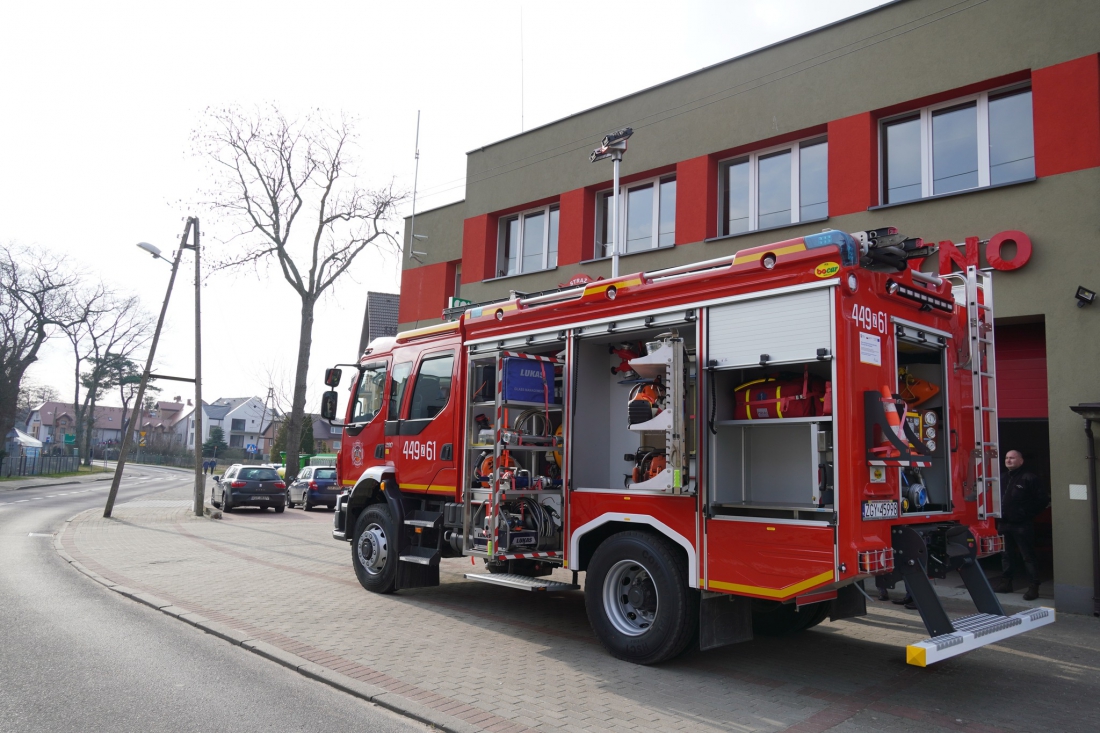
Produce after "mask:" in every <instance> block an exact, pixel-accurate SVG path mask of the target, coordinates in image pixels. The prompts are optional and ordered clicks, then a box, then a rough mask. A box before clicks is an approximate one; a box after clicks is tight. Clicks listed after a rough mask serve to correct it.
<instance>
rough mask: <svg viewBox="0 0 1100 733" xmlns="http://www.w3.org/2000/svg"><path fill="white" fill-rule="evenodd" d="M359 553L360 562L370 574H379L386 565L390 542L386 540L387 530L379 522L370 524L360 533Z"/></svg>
mask: <svg viewBox="0 0 1100 733" xmlns="http://www.w3.org/2000/svg"><path fill="white" fill-rule="evenodd" d="M356 551H357V552H358V553H359V562H360V564H362V566H363V569H364V570H366V571H367V573H368V574H369V575H378V574H379V573H381V572H382V569H383V568H384V567H386V558H388V557H389V555H390V553H389V543H388V542H387V541H386V530H384V529H382V527H380V526H379V525H377V524H369V525H367V528H366V529H365V530H364V531H363V534H361V535H359V545H358V547H356Z"/></svg>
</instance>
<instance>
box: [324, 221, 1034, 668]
mask: <svg viewBox="0 0 1100 733" xmlns="http://www.w3.org/2000/svg"><path fill="white" fill-rule="evenodd" d="M934 251H935V248H934V247H931V246H927V245H925V244H924V243H923V242H922V241H921V240H920V239H914V238H906V237H905V236H903V235H901V234H899V233H898V232H897V231H896V230H895V229H893V228H886V229H879V230H874V231H867V232H857V233H853V234H847V233H844V232H839V231H833V230H827V231H824V232H822V233H819V234H813V235H810V236H806V237H800V238H796V239H790V240H787V241H782V242H777V243H774V244H769V245H765V246H760V247H753V248H751V249H745V250H742V251H740V252H738V253H736V254H735V255H733V256H730V257H723V258H719V259H714V260H709V261H704V262H698V263H694V264H689V265H684V266H681V267H674V268H671V269H664V270H658V271H655V272H642V273H636V274H631V275H626V276H623V277H618V278H613V279H610V280H597V281H594V282H587V283H583V284H579V285H574V286H566V287H563V288H560V289H557V290H553V291H549V292H543V293H518V292H513V293H512V294H511V297H509V298H507V299H504V300H501V301H496V302H489V303H478V304H473V305H470V306H465V307H463V308H458V309H454V310H453V311H447V312H445V314H444V317H445V319H446V320H445V321H444V323H442V324H439V325H434V326H430V327H426V328H420V329H417V330H414V331H407V332H404V333H401V334H398V336H397V337H396V338H388V339H377V340H376V341H374V342H373V343H371V344H370V346H369V348H367V350H366V352H365V353H364V354H363V355H362V357H361V358H360V359H359V361H358V362H357V363H355V364H352V365H339V366H338V367H336V368H333V369H329V370H327V371H326V374H325V382H326V384H327V385H328V386H329V388H330V391H329V392H326V393H325V397H324V400H323V404H324V407H323V409H322V413H323V414H324V416H325V417H326V418H327V419H329V420H330V421H334V424H337V425H340V426H342V427H343V429H344V436H343V444H342V448H341V450H340V453H339V457H338V460H337V469H338V476H339V480H340V482H341V485H342V486H344V487H345V488H346V490H345V492H344V493H343V494H342V495H341V497H340V499H339V503H338V505H337V510H336V514H335V520H334V521H335V529H334V531H333V537H334V538H336V539H338V540H341V541H347V542H349V543H350V544H351V557H352V564H353V566H354V569H355V573H356V575H357V577H358V579H359V581H360V583H362V585H363V586H364V587H365V588H366V589H367V590H370V591H373V592H376V593H390V592H393V591H395V590H400V589H403V588H416V587H422V586H433V585H438V584H439V563H440V560H441V559H442V558H447V557H461V556H470V557H475V558H482V560H483V562H484V563H485V566H486V567H485V570H486V571H487V572H477V573H469V574H467V575H466V576H465V577H466V578H467V579H469V580H472V581H478V582H483V583H493V584H498V585H504V586H509V587H513V588H517V589H521V590H527V591H542V592H546V591H563V590H570V589H576V588H578V587H579V585H578V576H577V574H578V572H582V571H583V572H585V574H586V575H585V579H584V594H585V602H586V606H587V613H588V617H589V620H590V622H591V624H592V627H593V629H594V630H595V633H596V635H597V636H598V637H599V639H600V641H601V642H602V643H603V645H604V646H605V647H606V648H607V650H608V651H609V652H610V653H611V654H613V655H614V656H616V657H619V658H621V659H625V660H629V661H632V662H637V663H642V664H654V663H658V662H661V661H664V660H667V659H669V658H671V657H673V656H675V655H676V654H679V653H680V652H682V651H683V650H684V649H685V648H686V646H687V645H688V644H689V643H690V641H691V640H692V639H693V638H695V637H696V635H697V636H698V639H699V644H700V646H701V648H703V649H710V648H715V647H719V646H722V645H726V644H731V643H734V642H742V641H747V640H750V639H751V638H752V637H753V635H754V634H771V635H774V634H789V633H793V632H797V631H801V630H804V629H807V628H810V627H812V626H814V625H815V624H818V623H820V622H821V621H823V620H824V619H826V618H829V619H831V620H834V621H835V620H837V619H843V618H850V617H855V616H860V615H863V614H865V613H866V592H865V590H864V584H863V582H864V581H865V580H869V579H872V578H873V579H874V580H875V581H876V583H877V584H878V586H879V587H880V588H882V587H891V588H892V587H893V586H894V584H895V583H896V582H897V581H899V580H904V581H905V588H906V590H907V591H908V593H909V594H911V595H912V597H913V600H914V601H915V603H916V605H917V607H918V608H919V610H920V614H921V617H922V619H923V620H924V623H925V625H926V626H927V628H928V633H929V635H930V638H929V639H928V640H927V641H924V642H921V643H919V644H913V645H910V646H909V647H908V649H907V658H908V661H909V662H910V663H911V664H916V665H921V666H923V665H926V664H930V663H933V662H936V661H938V660H940V659H944V658H947V657H950V656H954V655H956V654H959V653H961V652H963V651H967V650H969V649H973V648H975V647H978V646H981V645H984V644H988V643H990V642H993V641H997V640H999V639H1003V638H1005V637H1007V636H1011V635H1015V634H1019V633H1021V632H1024V631H1027V630H1029V629H1031V628H1034V627H1037V626H1041V625H1044V624H1047V623H1051V622H1052V621H1053V620H1054V612H1053V611H1052V610H1051V609H1047V608H1039V609H1033V610H1028V611H1026V612H1023V613H1017V614H1015V615H1007V614H1006V613H1005V612H1004V610H1003V609H1002V607H1001V605H1000V603H999V601H998V599H997V597H996V596H995V595H994V593H993V591H992V590H991V588H990V585H989V582H988V581H987V580H986V578H985V575H984V574H983V572H982V569H981V567H980V566H979V564H978V559H979V558H980V557H983V556H986V555H990V554H993V553H997V552H1000V551H1001V550H1002V538H1001V537H1000V536H999V535H998V534H997V531H996V528H995V524H994V522H993V519H994V518H995V517H996V516H998V514H999V509H1000V487H999V485H998V473H999V472H998V459H997V432H996V428H997V421H996V404H995V401H996V388H995V383H994V380H995V375H994V365H995V359H994V339H993V311H992V290H991V282H990V277H989V275H988V274H987V273H984V272H982V271H979V270H977V269H975V268H970V269H969V270H968V271H967V272H965V273H960V274H959V275H958V276H955V277H940V276H936V275H930V274H926V273H922V272H920V271H918V270H916V269H913V268H912V267H910V264H909V263H910V261H912V260H913V259H915V258H918V257H926V256H928V255H929V254H932V253H933V252H934ZM340 367H343V369H341V368H340ZM343 371H351V372H352V374H353V380H352V381H351V384H350V385H346V386H347V388H348V389H349V390H350V393H349V394H350V399H348V407H347V411H346V414H345V416H344V419H343V421H341V422H335V420H336V412H337V404H338V400H339V395H338V393H337V392H336V391H335V390H336V387H338V386H339V385H340V381H341V377H342V372H343ZM558 568H562V569H564V570H565V571H572V582H567V579H568V577H569V576H568V574H565V575H564V576H563V574H562V573H560V572H559V573H557V579H555V578H551V577H548V576H550V575H551V574H552V573H553V571H554V570H555V569H558ZM954 571H957V572H958V573H959V574H960V575H961V577H962V580H963V582H964V584H965V586H966V588H967V589H968V590H969V592H970V595H971V597H972V599H973V601H974V604H975V606H976V609H977V613H976V614H974V615H970V616H966V617H964V618H956V619H951V618H950V617H949V616H948V615H947V613H946V612H945V610H944V608H943V605H942V604H941V603H940V600H939V598H938V596H937V595H936V593H935V590H934V587H933V585H932V583H931V582H930V578H944V577H946V576H947V573H949V572H954Z"/></svg>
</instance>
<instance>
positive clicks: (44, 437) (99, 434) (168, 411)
mask: <svg viewBox="0 0 1100 733" xmlns="http://www.w3.org/2000/svg"><path fill="white" fill-rule="evenodd" d="M183 408H184V405H183V404H182V403H181V402H180V401H179V398H178V397H177V398H176V400H175V401H172V402H168V401H164V402H157V403H156V405H155V406H154V407H153V409H151V410H142V411H141V415H140V418H139V419H138V420H137V422H136V423H135V424H140V425H141V431H143V432H145V434H146V436H145V437H146V445H147V446H154V445H158V446H164V447H168V446H170V445H172V444H174V442H175V437H174V433H173V427H174V425H175V423H176V422H178V421H179V419H180V415H181V412H182V411H183ZM131 413H132V411H127V413H126V419H127V420H129V419H130V415H131ZM122 419H123V415H122V408H121V407H111V406H109V405H99V406H97V407H96V409H95V423H94V426H93V428H92V447H99V446H102V445H117V444H119V443H121V442H122ZM23 432H25V433H27V434H28V435H30V436H31V437H33V438H35V439H37V440H39V441H41V442H42V444H43V446H44V447H45V448H47V449H49V447H50V446H53V445H63V444H64V443H65V440H66V437H68V440H69V441H70V444H72V443H73V442H74V441H75V440H76V413H75V412H74V410H73V406H72V404H71V403H67V402H56V401H51V402H43V403H42V404H41V405H39V406H38V407H36V408H34V409H33V410H31V412H30V414H29V415H28V416H27V422H26V425H25V427H24V428H23ZM180 444H182V441H180Z"/></svg>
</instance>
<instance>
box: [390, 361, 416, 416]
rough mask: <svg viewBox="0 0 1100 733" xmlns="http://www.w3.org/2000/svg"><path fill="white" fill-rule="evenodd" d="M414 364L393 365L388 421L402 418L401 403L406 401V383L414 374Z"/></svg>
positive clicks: (408, 362)
mask: <svg viewBox="0 0 1100 733" xmlns="http://www.w3.org/2000/svg"><path fill="white" fill-rule="evenodd" d="M412 368H413V365H412V362H411V361H403V362H401V363H400V364H394V365H393V374H392V375H391V376H390V395H389V397H390V406H389V412H388V413H387V415H386V419H387V420H397V419H399V418H400V417H401V403H402V401H404V399H405V383H406V382H408V381H409V375H410V374H412Z"/></svg>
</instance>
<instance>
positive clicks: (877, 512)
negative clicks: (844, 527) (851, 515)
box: [863, 499, 899, 519]
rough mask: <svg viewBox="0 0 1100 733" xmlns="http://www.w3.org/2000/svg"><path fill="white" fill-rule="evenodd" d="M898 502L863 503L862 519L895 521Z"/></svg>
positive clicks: (888, 500)
mask: <svg viewBox="0 0 1100 733" xmlns="http://www.w3.org/2000/svg"><path fill="white" fill-rule="evenodd" d="M898 514H899V512H898V502H897V501H895V500H893V499H886V500H876V501H865V502H863V518H864V519H897V518H898Z"/></svg>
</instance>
